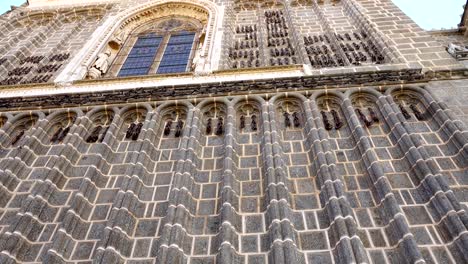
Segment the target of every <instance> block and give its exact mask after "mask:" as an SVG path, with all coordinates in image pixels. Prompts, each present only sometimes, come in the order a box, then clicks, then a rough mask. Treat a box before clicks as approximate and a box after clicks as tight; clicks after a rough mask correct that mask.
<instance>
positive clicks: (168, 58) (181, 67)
mask: <svg viewBox="0 0 468 264" xmlns="http://www.w3.org/2000/svg"><path fill="white" fill-rule="evenodd" d="M194 37H195V33H192V32H181V33H179V34H174V35H172V36H171V38H170V39H169V42H168V43H167V46H166V49H165V51H164V55H163V57H162V59H161V63H160V64H159V68H158V72H157V73H176V72H185V71H186V69H187V64H188V60H189V58H190V52H191V50H192V46H193V40H194Z"/></svg>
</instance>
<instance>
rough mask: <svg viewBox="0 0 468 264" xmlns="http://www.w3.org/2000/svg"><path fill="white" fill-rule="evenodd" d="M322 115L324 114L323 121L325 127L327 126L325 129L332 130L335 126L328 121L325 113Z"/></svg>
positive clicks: (322, 112)
mask: <svg viewBox="0 0 468 264" xmlns="http://www.w3.org/2000/svg"><path fill="white" fill-rule="evenodd" d="M320 114H322V120H323V125H324V126H325V129H326V130H332V128H333V126H332V125H331V124H330V121H328V117H327V114H326V113H325V111H320Z"/></svg>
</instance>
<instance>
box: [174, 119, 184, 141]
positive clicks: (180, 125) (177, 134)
mask: <svg viewBox="0 0 468 264" xmlns="http://www.w3.org/2000/svg"><path fill="white" fill-rule="evenodd" d="M183 127H184V121H182V120H179V121H177V126H176V131H175V134H174V136H175V137H180V135H182V128H183Z"/></svg>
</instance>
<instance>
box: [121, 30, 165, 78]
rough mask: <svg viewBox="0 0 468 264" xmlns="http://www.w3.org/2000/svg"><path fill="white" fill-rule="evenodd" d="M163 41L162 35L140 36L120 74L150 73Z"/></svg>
mask: <svg viewBox="0 0 468 264" xmlns="http://www.w3.org/2000/svg"><path fill="white" fill-rule="evenodd" d="M161 41H162V37H161V36H156V35H154V34H150V35H145V36H141V37H138V40H137V41H136V43H135V45H134V46H133V48H132V50H131V51H130V53H129V54H128V57H127V59H126V60H125V63H124V64H123V65H122V68H121V69H120V72H119V76H134V75H146V74H148V72H149V70H150V68H151V65H152V64H153V61H154V57H155V56H156V52H157V51H158V48H159V45H160V44H161Z"/></svg>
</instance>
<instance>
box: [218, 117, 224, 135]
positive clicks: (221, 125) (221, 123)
mask: <svg viewBox="0 0 468 264" xmlns="http://www.w3.org/2000/svg"><path fill="white" fill-rule="evenodd" d="M222 134H223V118H222V117H220V118H218V125H217V126H216V135H217V136H220V135H222Z"/></svg>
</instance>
